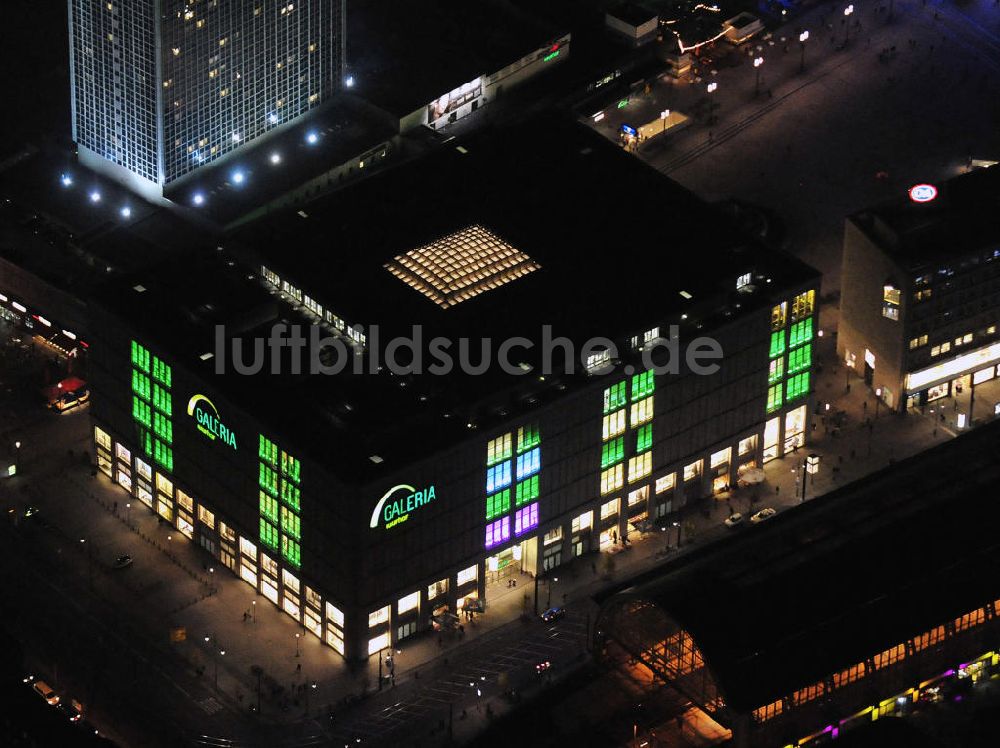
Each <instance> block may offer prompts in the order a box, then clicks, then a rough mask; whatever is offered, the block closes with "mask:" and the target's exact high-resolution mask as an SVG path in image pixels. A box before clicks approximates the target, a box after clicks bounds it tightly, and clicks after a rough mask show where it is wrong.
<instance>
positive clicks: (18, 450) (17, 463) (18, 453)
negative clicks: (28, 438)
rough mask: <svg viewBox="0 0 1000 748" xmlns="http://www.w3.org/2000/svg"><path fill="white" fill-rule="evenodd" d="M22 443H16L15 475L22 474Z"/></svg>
mask: <svg viewBox="0 0 1000 748" xmlns="http://www.w3.org/2000/svg"><path fill="white" fill-rule="evenodd" d="M20 457H21V442H20V441H16V442H14V475H17V474H18V473H20V472H21V460H20Z"/></svg>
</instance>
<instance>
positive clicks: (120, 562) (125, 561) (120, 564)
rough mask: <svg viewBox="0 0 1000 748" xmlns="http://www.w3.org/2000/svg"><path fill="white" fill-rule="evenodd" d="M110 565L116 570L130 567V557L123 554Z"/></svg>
mask: <svg viewBox="0 0 1000 748" xmlns="http://www.w3.org/2000/svg"><path fill="white" fill-rule="evenodd" d="M112 565H113V566H114V568H116V569H124V568H126V567H128V566H131V565H132V557H131V556H130V555H128V554H127V553H123V554H122V555H121V556H119V557H118V558H116V559H115V562H114V564H112Z"/></svg>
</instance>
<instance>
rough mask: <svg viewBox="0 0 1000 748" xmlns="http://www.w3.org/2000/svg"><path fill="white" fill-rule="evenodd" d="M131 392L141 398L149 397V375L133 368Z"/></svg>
mask: <svg viewBox="0 0 1000 748" xmlns="http://www.w3.org/2000/svg"><path fill="white" fill-rule="evenodd" d="M132 392H134V393H135V394H137V395H138V396H139V397H141V398H144V399H146V400H148V399H149V377H147V376H146V375H145V374H143V373H141V372H138V371H136V370H135V369H133V370H132Z"/></svg>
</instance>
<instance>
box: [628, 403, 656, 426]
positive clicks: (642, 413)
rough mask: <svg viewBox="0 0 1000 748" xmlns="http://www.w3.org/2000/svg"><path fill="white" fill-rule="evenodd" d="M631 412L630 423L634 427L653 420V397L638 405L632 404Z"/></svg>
mask: <svg viewBox="0 0 1000 748" xmlns="http://www.w3.org/2000/svg"><path fill="white" fill-rule="evenodd" d="M631 411H632V412H631V415H630V418H629V422H630V423H631V424H632V426H638V425H640V424H643V423H646V422H647V421H651V420H653V398H652V396H650V397H647V398H646V399H645V400H640V401H639V402H637V403H632V408H631Z"/></svg>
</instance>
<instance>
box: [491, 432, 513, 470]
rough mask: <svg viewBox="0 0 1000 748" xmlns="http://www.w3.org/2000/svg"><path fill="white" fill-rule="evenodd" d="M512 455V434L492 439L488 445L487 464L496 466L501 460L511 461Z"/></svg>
mask: <svg viewBox="0 0 1000 748" xmlns="http://www.w3.org/2000/svg"><path fill="white" fill-rule="evenodd" d="M510 455H511V439H510V434H503V435H502V436H498V437H497V438H496V439H491V440H490V442H489V444H487V445H486V464H487V465H495V464H496V463H498V462H500V461H501V460H506V459H509V458H510Z"/></svg>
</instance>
